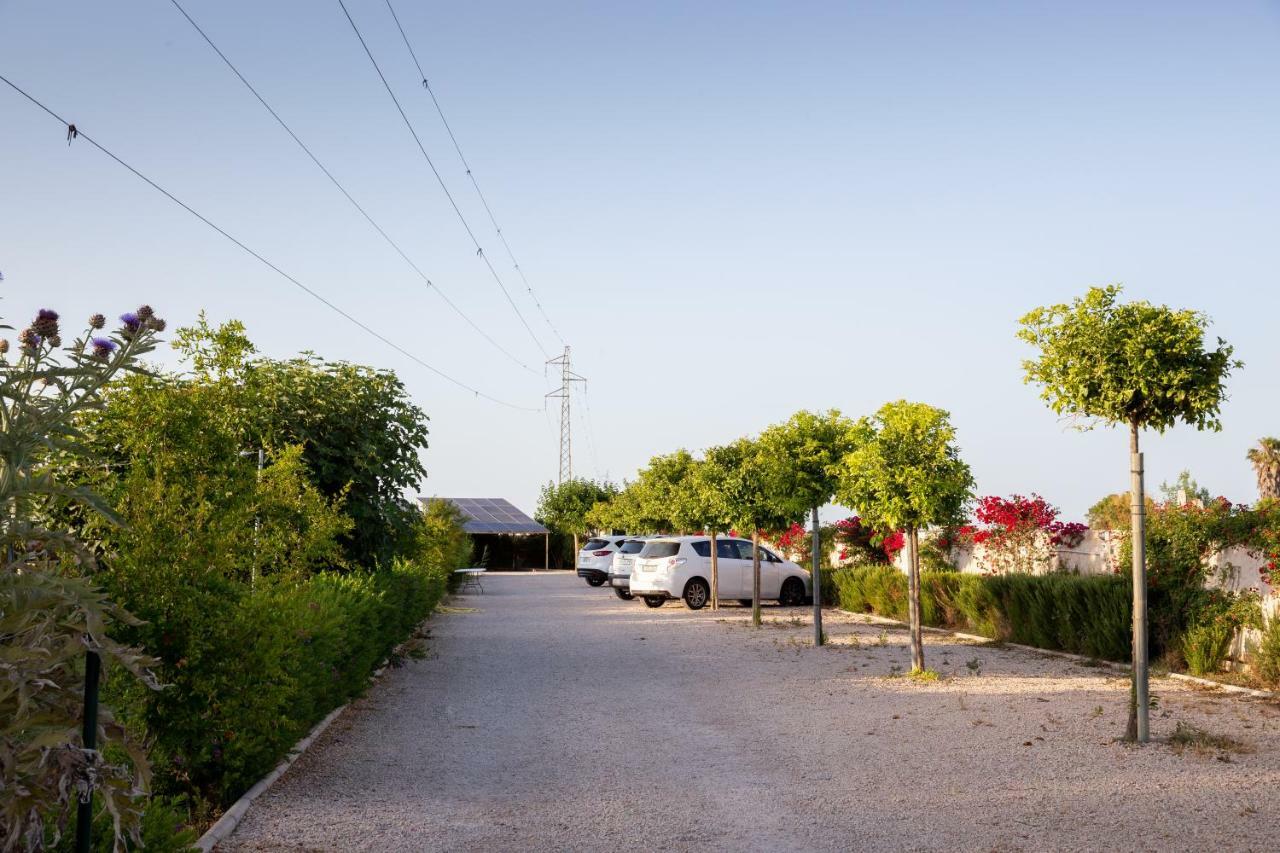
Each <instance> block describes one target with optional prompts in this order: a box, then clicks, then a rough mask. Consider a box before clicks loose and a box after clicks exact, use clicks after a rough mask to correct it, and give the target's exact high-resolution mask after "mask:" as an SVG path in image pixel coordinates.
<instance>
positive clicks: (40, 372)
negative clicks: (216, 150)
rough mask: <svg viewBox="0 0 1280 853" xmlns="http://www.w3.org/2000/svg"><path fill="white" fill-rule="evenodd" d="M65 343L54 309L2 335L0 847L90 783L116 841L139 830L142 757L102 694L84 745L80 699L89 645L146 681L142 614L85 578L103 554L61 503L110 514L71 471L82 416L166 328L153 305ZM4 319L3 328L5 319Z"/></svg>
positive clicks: (54, 820) (80, 451) (64, 815)
mask: <svg viewBox="0 0 1280 853" xmlns="http://www.w3.org/2000/svg"><path fill="white" fill-rule="evenodd" d="M105 322H106V321H105V318H103V317H101V316H100V315H95V316H94V317H93V318H91V319H90V322H89V324H88V325H89V329H88V330H87V331H86V333H85V334H84V335H83V336H82V337H80V338H78V339H77V340H75V341H74V342H72V343H71V344H69V345H67V346H65V347H64V346H63V343H62V337H61V330H60V328H59V317H58V314H57V313H56V312H54V311H52V310H49V309H45V310H42V311H40V312H39V314H38V315H37V316H36V318H35V319H34V320H33V321H32V322H31V324H30V325H29V326H28V327H27V328H25V329H23V330H22V331H21V332H20V333H19V334H18V336H17V349H16V352H14V353H13V355H12V356H10V355H9V353H10V349H11V347H10V343H9V341H7V340H5V341H3V342H0V510H2V512H0V549H3V553H4V557H5V559H4V563H3V566H2V567H0V673H3V677H2V678H0V792H3V795H2V796H0V848H2V849H5V850H12V849H17V848H18V847H19V846H25V847H27V848H29V849H37V848H39V847H40V846H41V845H42V844H45V843H56V841H57V839H58V837H59V836H60V835H61V834H62V832H63V831H64V830H65V828H66V827H67V825H68V822H69V820H70V817H71V815H72V813H73V812H74V810H75V805H76V801H77V800H78V794H79V792H80V790H81V789H82V788H87V787H88V786H89V785H92V788H89V790H91V791H92V792H93V793H94V795H95V802H96V803H97V804H98V805H99V806H100V807H101V808H102V809H105V812H106V814H108V815H109V818H107V820H108V821H109V824H110V835H111V840H112V843H113V844H120V843H123V841H124V840H125V839H126V838H133V839H135V840H136V839H138V837H139V823H140V811H141V799H142V797H143V796H144V795H145V793H146V790H147V787H148V785H149V781H150V770H149V765H148V763H147V761H146V758H145V756H144V755H143V753H142V751H141V749H140V748H139V747H138V742H137V740H136V739H134V738H131V737H129V736H127V735H126V732H125V730H124V728H123V727H122V726H121V725H120V724H119V723H118V722H117V720H116V718H115V715H114V714H113V713H112V711H111V706H110V704H107V705H106V706H105V707H103V709H102V712H101V714H100V717H99V724H98V749H97V751H89V750H86V749H84V744H83V741H82V740H81V734H80V729H81V709H82V708H83V703H84V688H83V685H84V675H83V672H84V671H83V668H82V667H83V663H84V660H85V653H86V651H88V652H90V653H94V654H97V655H98V656H99V658H100V659H101V660H102V662H103V664H104V667H105V668H106V669H107V671H108V672H111V671H115V672H116V674H117V677H120V678H131V679H134V680H135V683H139V684H143V685H146V687H147V688H154V687H155V681H154V679H153V678H152V677H151V675H150V673H149V672H148V668H149V667H150V666H151V664H152V663H153V662H152V661H151V660H150V659H149V658H147V657H146V656H144V655H143V654H142V653H141V652H140V651H138V650H137V649H134V648H130V647H129V646H128V645H127V644H126V643H122V642H120V635H121V632H122V630H123V628H124V627H125V626H128V625H130V624H136V621H137V620H136V619H134V618H133V617H132V616H131V615H129V613H128V612H127V611H125V610H124V609H122V608H121V607H120V606H119V605H118V604H113V603H112V602H111V601H110V600H109V599H108V597H107V596H106V595H105V594H104V593H103V592H102V591H101V590H100V589H98V588H97V586H96V585H95V584H94V583H93V582H91V581H90V580H89V579H87V578H81V577H76V576H75V575H76V574H77V573H83V574H88V573H90V572H92V571H93V570H94V569H95V568H96V567H97V563H96V560H95V558H94V554H93V553H92V549H91V547H90V543H88V542H86V541H85V540H84V539H83V537H82V536H81V535H79V534H78V532H77V531H75V530H74V529H71V528H69V527H68V526H67V525H66V524H65V518H66V516H67V515H68V514H76V513H78V514H81V515H91V516H94V517H96V518H101V519H106V520H107V521H108V522H110V521H112V520H114V518H115V515H114V513H113V512H112V511H111V509H110V508H109V506H108V504H107V502H106V501H104V500H103V499H102V498H101V497H100V496H99V495H98V494H96V493H95V492H94V491H92V490H91V489H88V488H85V487H84V486H83V485H81V484H78V483H76V482H75V481H74V479H73V478H72V477H70V476H68V471H69V467H70V466H69V463H71V462H75V461H79V462H82V463H85V462H88V461H89V460H90V455H89V451H88V448H87V447H86V446H85V443H84V435H83V433H82V432H81V430H80V429H79V421H80V419H81V418H82V417H83V416H84V415H85V414H86V413H88V412H92V411H94V410H96V409H98V408H99V407H100V406H101V393H102V389H103V386H104V385H106V383H107V382H109V381H111V379H112V378H113V377H115V376H117V375H119V374H122V373H130V372H135V371H138V370H139V369H140V368H139V366H138V359H139V358H140V357H141V356H143V355H145V354H147V353H148V352H150V351H151V350H152V349H154V341H155V335H156V333H157V332H158V331H159V330H161V329H162V328H163V326H164V323H163V321H162V320H160V319H159V318H157V317H156V316H155V315H154V313H153V312H152V310H151V309H150V308H149V307H145V306H144V308H141V309H139V311H138V312H137V314H136V315H135V314H126V315H123V316H122V317H121V326H120V327H119V328H118V329H116V330H115V331H114V332H111V333H102V334H100V335H98V336H97V337H93V335H94V333H95V331H96V330H99V329H102V328H103V327H104V326H105ZM4 328H9V327H7V326H6V327H4Z"/></svg>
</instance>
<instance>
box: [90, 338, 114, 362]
mask: <svg viewBox="0 0 1280 853" xmlns="http://www.w3.org/2000/svg"><path fill="white" fill-rule="evenodd" d="M90 343H91V344H93V357H94V358H100V359H102V360H103V361H106V360H107V359H108V358H110V357H111V353H113V352H115V351H116V342H115V341H113V340H110V339H109V338H94V339H93V340H92V341H90Z"/></svg>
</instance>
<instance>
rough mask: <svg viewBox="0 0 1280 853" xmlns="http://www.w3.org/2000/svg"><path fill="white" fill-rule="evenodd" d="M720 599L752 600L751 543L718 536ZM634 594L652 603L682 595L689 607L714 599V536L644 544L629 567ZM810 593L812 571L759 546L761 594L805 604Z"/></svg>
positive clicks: (672, 538)
mask: <svg viewBox="0 0 1280 853" xmlns="http://www.w3.org/2000/svg"><path fill="white" fill-rule="evenodd" d="M716 562H717V564H718V566H717V568H718V570H719V571H718V573H719V578H718V586H719V594H720V598H721V600H724V599H729V600H734V599H737V600H738V601H746V602H750V600H751V542H750V540H747V539H736V538H732V537H726V538H723V539H721V538H718V537H717V539H716ZM630 592H631V594H632V595H633V596H634V595H638V596H640V597H641V598H643V599H644V603H645V604H647V605H649V606H650V607H661V606H662V605H663V603H664V602H665V601H666V600H667V599H669V598H683V599H684V603H685V604H686V605H687V606H688V607H689V609H690V610H699V609H701V608H702V607H703V606H704V605H705V604H706V603H707V602H708V601H710V600H711V539H710V537H707V536H663V537H661V538H658V539H650V540H649V541H648V542H646V543H645V545H644V549H643V550H641V552H640V556H639V557H637V558H636V561H635V564H634V565H633V566H632V567H631V588H630ZM810 594H811V581H810V578H809V573H808V572H807V571H805V570H804V569H802V568H800V567H799V566H798V565H796V564H795V563H793V562H791V561H789V560H784V559H782V558H781V557H779V556H778V555H777V554H775V553H773V552H772V551H770V550H769V549H768V548H765V547H763V546H762V547H761V548H760V598H761V600H765V599H777V601H778V602H779V603H780V604H782V605H784V606H788V607H793V606H796V605H799V604H804V602H805V599H807V598H808V597H809V595H810Z"/></svg>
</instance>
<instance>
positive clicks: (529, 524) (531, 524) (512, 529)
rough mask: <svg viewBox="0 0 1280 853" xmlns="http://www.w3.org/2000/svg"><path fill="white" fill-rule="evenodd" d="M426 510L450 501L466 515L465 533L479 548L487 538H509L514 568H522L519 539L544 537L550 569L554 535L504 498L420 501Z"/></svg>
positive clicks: (544, 557)
mask: <svg viewBox="0 0 1280 853" xmlns="http://www.w3.org/2000/svg"><path fill="white" fill-rule="evenodd" d="M418 501H419V502H420V503H421V504H422V505H423V508H426V506H427V505H428V504H430V503H431V502H432V501H448V502H449V503H451V504H453V505H454V506H455V507H457V509H458V511H459V512H460V513H462V515H463V522H462V529H463V530H465V531H466V532H467V533H468V534H469V535H470V536H471V537H472V541H474V542H476V543H477V544H480V543H482V542H483V541H484V540H483V539H481V537H485V536H510V537H511V538H512V548H511V568H512V569H517V568H519V549H518V548H517V547H516V545H517V543H518V542H519V541H520V539H522V538H524V537H529V536H541V537H542V567H543V568H544V569H549V568H550V567H551V531H549V530H548V529H547V528H545V527H543V526H542V525H541V524H539V523H538V522H536V521H534V520H533V519H532V518H530V517H529V516H527V515H525V514H524V513H523V512H521V511H520V510H519V509H517V508H516V507H515V505H514V504H512V503H511V501H508V500H506V499H505V498H418Z"/></svg>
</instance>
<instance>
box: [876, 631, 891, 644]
mask: <svg viewBox="0 0 1280 853" xmlns="http://www.w3.org/2000/svg"><path fill="white" fill-rule="evenodd" d="M876 645H877V646H887V645H889V632H888V631H885V630H884V629H881V631H880V636H878V637H876Z"/></svg>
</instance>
